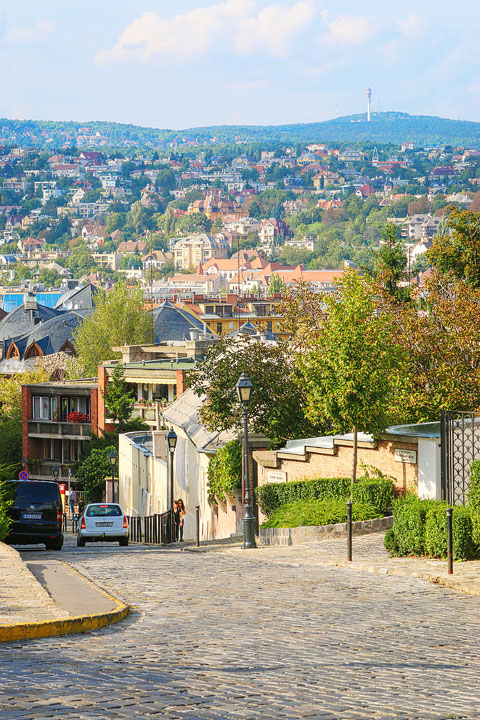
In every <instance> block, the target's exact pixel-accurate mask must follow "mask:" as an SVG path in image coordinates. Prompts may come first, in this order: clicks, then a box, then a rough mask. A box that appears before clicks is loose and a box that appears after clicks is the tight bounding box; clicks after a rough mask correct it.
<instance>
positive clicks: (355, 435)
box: [352, 425, 358, 485]
mask: <svg viewBox="0 0 480 720" xmlns="http://www.w3.org/2000/svg"><path fill="white" fill-rule="evenodd" d="M357 446H358V433H357V426H356V425H354V426H353V463H352V485H353V484H354V482H355V480H356V479H357Z"/></svg>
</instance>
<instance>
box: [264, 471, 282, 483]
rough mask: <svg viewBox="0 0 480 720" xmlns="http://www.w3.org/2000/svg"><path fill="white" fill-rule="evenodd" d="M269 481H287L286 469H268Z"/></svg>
mask: <svg viewBox="0 0 480 720" xmlns="http://www.w3.org/2000/svg"><path fill="white" fill-rule="evenodd" d="M267 482H269V483H282V482H287V473H286V472H285V470H268V472H267Z"/></svg>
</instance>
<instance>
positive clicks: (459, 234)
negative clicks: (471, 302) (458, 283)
mask: <svg viewBox="0 0 480 720" xmlns="http://www.w3.org/2000/svg"><path fill="white" fill-rule="evenodd" d="M447 226H448V229H449V232H447V233H445V234H444V235H440V236H439V237H436V238H435V240H434V242H433V245H432V247H431V248H430V250H427V253H426V256H427V259H428V261H429V262H430V263H431V264H432V265H433V267H434V268H436V269H437V270H438V271H439V272H441V273H442V274H443V275H446V276H449V277H451V278H456V279H459V280H465V281H466V282H467V283H468V284H469V285H471V286H473V287H474V288H480V213H474V212H471V210H457V209H455V210H453V211H452V213H451V214H450V216H449V218H448V221H447Z"/></svg>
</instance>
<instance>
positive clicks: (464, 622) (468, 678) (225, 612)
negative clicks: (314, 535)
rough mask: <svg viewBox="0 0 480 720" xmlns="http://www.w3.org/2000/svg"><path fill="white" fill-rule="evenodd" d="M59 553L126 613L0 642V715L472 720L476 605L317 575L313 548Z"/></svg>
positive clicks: (341, 573) (330, 571) (392, 582)
mask: <svg viewBox="0 0 480 720" xmlns="http://www.w3.org/2000/svg"><path fill="white" fill-rule="evenodd" d="M359 542H360V541H359ZM69 543H71V540H69ZM42 553H43V551H36V552H35V551H32V552H28V551H24V552H22V555H23V557H24V558H26V557H29V558H32V557H35V556H37V555H38V556H41V555H42ZM269 553H270V554H269ZM48 555H52V556H53V554H51V553H50V554H48ZM61 555H62V557H61V559H62V560H65V561H67V562H69V563H71V564H72V565H74V566H75V567H77V568H78V569H79V570H80V571H82V572H84V573H86V574H88V575H89V576H90V577H91V578H92V579H94V580H95V581H97V582H98V583H100V584H101V585H103V586H104V587H106V588H107V589H108V590H109V591H111V592H112V593H113V594H116V595H117V596H119V597H121V598H123V599H124V600H126V601H127V602H129V603H131V604H132V605H134V606H135V611H134V613H133V614H132V615H130V616H129V618H127V620H126V621H124V622H122V623H120V624H119V625H114V626H111V627H109V628H107V629H104V630H100V631H97V632H95V633H91V634H88V635H80V636H70V637H66V638H52V639H43V640H35V641H28V642H21V643H10V644H6V645H3V646H0V668H1V669H0V681H1V682H0V718H2V719H5V720H6V719H7V718H8V719H11V720H20V719H21V718H30V719H32V720H37V719H38V720H41V719H43V718H59V719H62V720H63V718H68V720H73V719H74V718H88V719H90V720H91V719H94V718H95V719H98V720H100V719H102V720H103V719H104V718H112V719H115V720H117V719H120V718H149V717H160V718H172V719H178V720H180V719H183V720H194V719H198V720H200V719H205V720H207V719H208V720H213V719H214V718H216V719H218V718H225V719H229V720H230V719H231V720H234V719H237V718H243V719H247V718H252V720H253V719H254V718H255V719H257V718H263V719H267V720H268V719H269V718H285V719H288V718H309V719H310V720H316V719H318V720H320V719H322V720H329V719H330V720H333V719H337V718H338V719H340V718H342V719H345V720H347V719H351V720H353V719H354V718H355V719H357V720H370V719H372V720H381V719H386V718H396V719H397V720H401V719H402V720H403V719H404V720H406V719H407V718H409V719H413V718H421V719H422V720H430V719H432V720H433V719H434V718H435V719H436V720H438V719H442V720H445V719H446V718H468V719H469V720H478V718H479V717H480V661H479V658H480V632H479V621H480V598H478V597H477V598H476V597H470V596H467V595H458V594H455V593H454V592H452V591H450V590H447V589H444V588H441V587H435V586H432V585H430V584H428V583H426V582H424V581H420V580H416V579H411V578H404V577H378V576H373V575H369V574H366V573H360V572H356V571H352V570H345V569H341V568H329V567H321V566H319V565H317V564H315V562H314V552H313V550H312V548H311V547H309V548H306V549H305V550H303V549H302V548H301V547H300V548H298V549H297V548H286V549H283V548H282V549H278V548H276V549H275V551H274V552H271V551H270V550H269V549H261V550H257V551H249V552H241V551H237V552H233V551H225V552H221V553H205V554H195V553H191V552H181V551H179V550H173V549H156V548H147V547H142V546H130V547H128V548H118V547H116V546H115V547H104V546H87V548H85V549H83V548H82V549H78V550H77V548H74V547H73V545H71V544H70V545H68V546H66V548H65V551H64V552H62V553H61ZM56 557H59V554H57V555H56ZM59 559H60V558H59Z"/></svg>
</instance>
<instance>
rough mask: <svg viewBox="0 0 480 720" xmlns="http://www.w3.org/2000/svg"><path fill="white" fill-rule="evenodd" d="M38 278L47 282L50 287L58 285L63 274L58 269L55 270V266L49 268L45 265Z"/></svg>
mask: <svg viewBox="0 0 480 720" xmlns="http://www.w3.org/2000/svg"><path fill="white" fill-rule="evenodd" d="M38 280H39V282H41V283H45V285H48V286H49V287H58V285H59V283H60V280H61V275H60V273H59V272H58V271H57V270H55V268H51V269H49V268H46V267H44V268H42V269H41V270H40V273H39V275H38Z"/></svg>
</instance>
